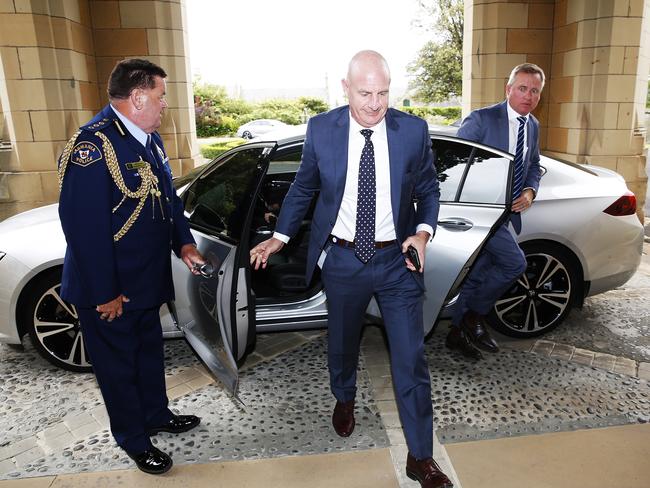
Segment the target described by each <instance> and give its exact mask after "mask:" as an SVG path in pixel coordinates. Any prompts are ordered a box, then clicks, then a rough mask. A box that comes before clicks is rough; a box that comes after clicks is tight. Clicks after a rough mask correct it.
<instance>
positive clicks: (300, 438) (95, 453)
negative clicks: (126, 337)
mask: <svg viewBox="0 0 650 488" xmlns="http://www.w3.org/2000/svg"><path fill="white" fill-rule="evenodd" d="M178 343H179V344H180V345H182V346H183V347H179V346H178V345H176V346H173V347H179V348H180V349H183V348H184V349H185V351H182V352H181V353H180V354H178V355H177V356H175V357H181V358H182V357H185V353H186V352H188V353H189V348H188V347H187V346H185V345H184V342H182V341H178ZM189 356H190V357H191V353H189ZM172 361H173V358H172ZM358 387H359V391H358V395H357V404H358V407H357V423H358V425H359V428H358V429H356V430H355V432H354V434H353V435H352V436H351V437H350V438H348V439H342V438H340V437H338V436H337V435H336V434H335V433H334V432H333V430H332V428H331V425H330V415H331V408H332V397H331V394H330V391H329V382H328V373H327V367H326V353H325V339H324V338H322V337H321V338H317V339H315V340H313V341H312V342H311V343H308V344H306V345H305V346H303V347H301V348H298V349H294V350H293V351H290V352H287V353H284V354H281V355H280V356H277V357H276V358H274V359H271V360H270V361H267V362H264V363H262V364H259V365H258V366H255V367H252V368H250V369H249V370H248V371H245V372H243V373H242V375H241V380H240V398H241V399H242V401H243V402H244V404H245V405H246V407H241V406H239V405H238V404H237V403H235V402H233V400H232V399H231V398H230V397H229V396H228V395H227V394H225V393H224V391H223V390H222V388H221V386H219V385H214V384H213V385H208V386H205V387H203V388H200V389H198V390H196V391H194V392H192V393H189V394H187V395H183V396H181V397H179V398H178V399H176V400H174V401H172V402H171V408H172V409H173V410H175V411H178V412H188V413H189V412H192V413H197V414H199V415H201V417H202V424H201V426H200V427H199V428H197V429H194V430H193V431H191V432H188V433H186V434H183V435H180V436H173V435H170V434H160V435H158V436H156V437H154V438H153V440H154V444H156V445H157V446H158V447H160V448H161V449H163V450H165V451H166V452H169V453H171V454H172V456H173V458H174V462H175V463H177V464H182V463H194V462H209V461H216V460H232V459H254V458H260V457H273V456H282V455H292V454H312V453H323V452H334V451H341V450H350V449H369V448H374V447H386V446H388V445H389V441H388V438H387V436H386V432H385V430H384V427H383V425H382V423H381V420H380V417H379V414H378V412H377V408H376V406H375V405H374V402H373V399H372V395H371V389H370V381H369V378H368V374H367V373H366V372H365V369H364V368H363V366H362V367H361V370H360V374H359V384H358ZM15 463H16V464H17V467H16V468H14V469H13V470H11V471H10V472H5V473H3V472H2V470H0V478H5V479H6V478H17V477H28V476H41V475H45V474H48V475H49V474H57V473H69V472H82V471H90V470H92V471H101V470H110V469H120V468H124V467H129V466H132V464H133V463H132V462H131V461H130V460H129V459H128V458H127V457H126V456H125V455H124V452H123V451H122V450H121V449H119V448H118V447H117V446H116V445H115V443H114V441H113V439H112V437H111V436H110V433H109V432H108V431H107V430H104V431H100V432H98V433H94V434H92V435H90V436H87V437H85V438H83V439H79V440H77V441H76V442H74V443H73V444H72V445H71V446H69V447H65V448H63V449H61V450H58V451H55V452H53V453H52V454H50V455H47V456H43V457H40V458H38V459H36V460H31V461H29V462H25V463H21V461H20V458H18V457H17V458H16V459H15Z"/></svg>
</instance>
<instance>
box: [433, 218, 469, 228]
mask: <svg viewBox="0 0 650 488" xmlns="http://www.w3.org/2000/svg"><path fill="white" fill-rule="evenodd" d="M438 225H440V226H442V227H444V228H445V229H449V230H452V231H466V230H470V229H471V228H472V227H474V222H472V221H471V220H467V219H464V218H462V217H452V218H450V219H443V220H439V221H438Z"/></svg>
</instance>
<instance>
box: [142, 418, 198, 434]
mask: <svg viewBox="0 0 650 488" xmlns="http://www.w3.org/2000/svg"><path fill="white" fill-rule="evenodd" d="M200 423H201V419H200V418H199V417H197V416H196V415H174V416H173V417H172V419H171V420H170V421H169V422H167V423H165V424H163V425H159V426H158V427H155V428H153V429H150V430H149V435H156V434H157V433H158V432H170V433H172V434H180V433H181V432H187V431H188V430H192V429H193V428H194V427H196V426H197V425H199V424H200Z"/></svg>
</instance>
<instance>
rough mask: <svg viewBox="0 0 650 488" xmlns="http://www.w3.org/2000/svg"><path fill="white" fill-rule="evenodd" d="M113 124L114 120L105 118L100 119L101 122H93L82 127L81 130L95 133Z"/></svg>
mask: <svg viewBox="0 0 650 488" xmlns="http://www.w3.org/2000/svg"><path fill="white" fill-rule="evenodd" d="M112 122H113V119H107V118H103V119H100V120H98V121H96V122H92V123H88V124H86V125H82V126H81V127H80V129H81V130H87V131H91V132H95V131H98V130H102V129H104V128H105V127H106V126H108V125H110V124H111V123H112Z"/></svg>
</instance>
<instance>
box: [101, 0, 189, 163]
mask: <svg viewBox="0 0 650 488" xmlns="http://www.w3.org/2000/svg"><path fill="white" fill-rule="evenodd" d="M185 9H186V7H185V0H176V1H163V0H149V1H137V2H134V1H129V0H119V1H110V2H107V1H103V0H91V1H90V14H91V17H92V25H93V33H94V38H95V55H96V57H97V79H98V82H99V95H100V100H101V102H102V105H103V104H105V103H107V102H108V99H107V95H106V82H107V80H108V76H109V75H110V72H111V70H112V69H113V67H114V66H115V63H116V62H117V61H119V60H121V59H124V58H125V57H143V58H146V59H148V60H150V61H151V62H153V63H156V64H158V65H160V66H161V67H162V68H163V69H164V70H165V71H166V72H167V101H168V103H169V108H168V109H167V111H166V113H165V117H164V119H163V124H162V126H161V127H160V129H159V132H160V134H161V136H162V138H163V142H164V143H165V149H166V150H167V154H168V155H169V163H170V165H171V168H172V172H173V173H174V175H181V174H184V173H187V172H188V171H189V170H190V169H192V168H194V166H195V165H196V162H197V161H198V160H201V158H199V157H198V156H199V148H198V143H197V141H196V126H195V122H194V98H193V96H192V76H191V70H190V64H189V40H188V37H187V13H186V10H185Z"/></svg>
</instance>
